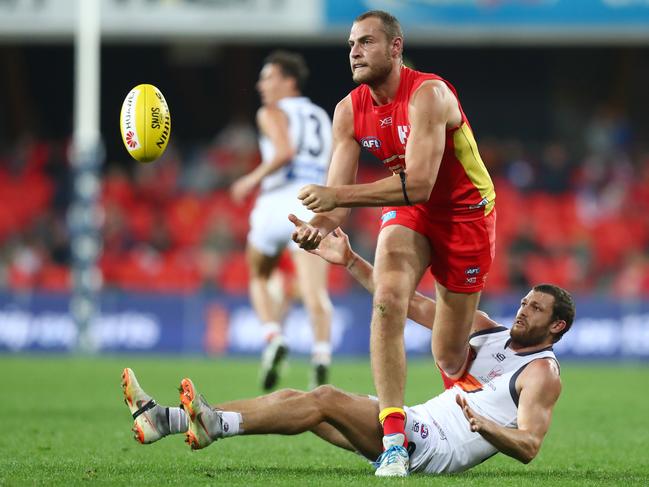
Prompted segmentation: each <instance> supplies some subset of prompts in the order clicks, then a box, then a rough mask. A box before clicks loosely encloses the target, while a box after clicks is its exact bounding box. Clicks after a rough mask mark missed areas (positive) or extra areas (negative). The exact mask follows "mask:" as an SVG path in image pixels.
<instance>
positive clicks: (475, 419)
mask: <svg viewBox="0 0 649 487" xmlns="http://www.w3.org/2000/svg"><path fill="white" fill-rule="evenodd" d="M455 402H456V403H457V405H458V406H460V407H461V408H462V412H463V413H464V417H465V418H466V420H467V421H468V422H469V427H470V428H471V431H474V432H476V433H480V432H481V431H482V430H483V429H484V428H485V426H486V424H485V421H486V420H485V418H483V417H482V416H480V415H479V414H476V413H475V412H474V411H473V409H471V408H470V407H469V404H468V403H467V402H466V399H465V398H463V397H462V396H460V395H459V394H456V395H455Z"/></svg>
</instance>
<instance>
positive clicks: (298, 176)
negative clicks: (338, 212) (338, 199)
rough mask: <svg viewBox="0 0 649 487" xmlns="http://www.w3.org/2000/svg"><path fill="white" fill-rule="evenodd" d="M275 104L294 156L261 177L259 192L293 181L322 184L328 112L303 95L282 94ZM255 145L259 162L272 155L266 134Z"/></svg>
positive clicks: (327, 145) (327, 147)
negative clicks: (257, 148) (258, 151)
mask: <svg viewBox="0 0 649 487" xmlns="http://www.w3.org/2000/svg"><path fill="white" fill-rule="evenodd" d="M277 106H278V107H279V108H280V109H281V110H282V111H283V112H284V113H285V114H286V117H287V118H288V129H289V138H290V143H291V146H292V147H293V148H294V149H295V157H293V160H292V161H291V162H289V163H288V164H286V165H285V166H283V167H281V168H280V169H278V170H277V171H275V172H273V173H272V174H269V175H268V176H266V177H265V178H264V180H263V181H262V183H261V189H262V192H263V191H268V190H272V189H276V188H278V187H281V186H284V185H287V184H291V183H294V182H295V183H299V184H301V185H306V184H310V183H312V184H324V183H325V182H326V176H327V169H328V167H329V162H330V160H331V144H332V141H331V120H330V118H329V115H328V114H327V112H326V111H324V110H323V109H322V108H320V107H319V106H318V105H315V104H314V103H312V102H311V100H309V99H308V98H307V97H304V96H296V97H289V98H283V99H281V100H280V101H279V102H278V103H277ZM259 148H260V151H261V157H262V164H267V163H269V162H270V161H271V160H272V159H273V156H274V154H275V148H274V147H273V144H272V142H271V141H270V140H269V139H268V137H266V136H264V135H262V136H261V137H260V139H259Z"/></svg>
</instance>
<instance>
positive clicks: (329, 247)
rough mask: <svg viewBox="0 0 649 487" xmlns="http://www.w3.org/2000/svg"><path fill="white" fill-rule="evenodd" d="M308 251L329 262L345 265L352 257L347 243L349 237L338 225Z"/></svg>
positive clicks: (352, 253) (352, 254)
mask: <svg viewBox="0 0 649 487" xmlns="http://www.w3.org/2000/svg"><path fill="white" fill-rule="evenodd" d="M309 252H310V253H312V254H315V255H318V256H320V257H322V258H323V259H324V260H326V261H327V262H329V263H330V264H336V265H344V266H345V267H347V266H348V265H349V263H350V262H351V261H352V259H354V252H353V251H352V248H351V246H350V245H349V237H348V236H347V234H346V233H345V232H343V231H342V230H341V229H340V227H338V228H336V229H335V230H334V231H333V232H331V233H330V234H329V235H327V236H326V237H325V238H323V239H322V241H321V242H320V245H318V248H316V249H313V250H309Z"/></svg>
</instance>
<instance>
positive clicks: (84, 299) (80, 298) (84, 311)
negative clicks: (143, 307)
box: [68, 0, 104, 353]
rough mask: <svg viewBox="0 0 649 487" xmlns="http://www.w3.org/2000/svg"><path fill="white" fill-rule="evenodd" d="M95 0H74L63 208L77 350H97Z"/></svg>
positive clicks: (97, 59)
mask: <svg viewBox="0 0 649 487" xmlns="http://www.w3.org/2000/svg"><path fill="white" fill-rule="evenodd" d="M100 7H101V5H100V0H77V25H76V29H75V38H74V69H75V76H74V80H75V84H74V133H73V143H72V152H71V160H72V167H73V174H74V196H73V201H72V204H71V205H70V209H69V213H68V225H69V228H70V235H71V251H72V277H73V288H72V296H71V299H70V313H71V314H72V317H73V319H74V322H75V324H76V326H77V331H78V339H77V350H78V351H80V352H83V353H90V352H93V351H95V350H96V349H97V346H98V343H97V342H96V340H94V339H93V336H94V335H93V333H92V325H93V323H94V320H95V318H96V316H97V310H98V293H99V290H100V288H101V274H100V272H99V269H98V267H97V256H98V255H99V251H100V248H101V237H100V232H99V226H98V220H99V218H98V216H99V208H98V203H97V195H98V193H99V188H100V181H99V168H100V165H101V163H102V162H103V158H104V150H103V145H102V141H101V135H100V131H99V77H100V56H101V54H100V47H101V45H100V40H101V39H100V37H101V23H100Z"/></svg>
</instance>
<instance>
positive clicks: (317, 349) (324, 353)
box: [311, 342, 331, 365]
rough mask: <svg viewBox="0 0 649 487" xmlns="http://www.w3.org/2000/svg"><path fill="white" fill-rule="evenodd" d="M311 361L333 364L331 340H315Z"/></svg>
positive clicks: (317, 363)
mask: <svg viewBox="0 0 649 487" xmlns="http://www.w3.org/2000/svg"><path fill="white" fill-rule="evenodd" d="M311 363H313V364H314V365H330V364H331V344H330V343H329V342H315V343H314V344H313V348H312V349H311Z"/></svg>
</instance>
